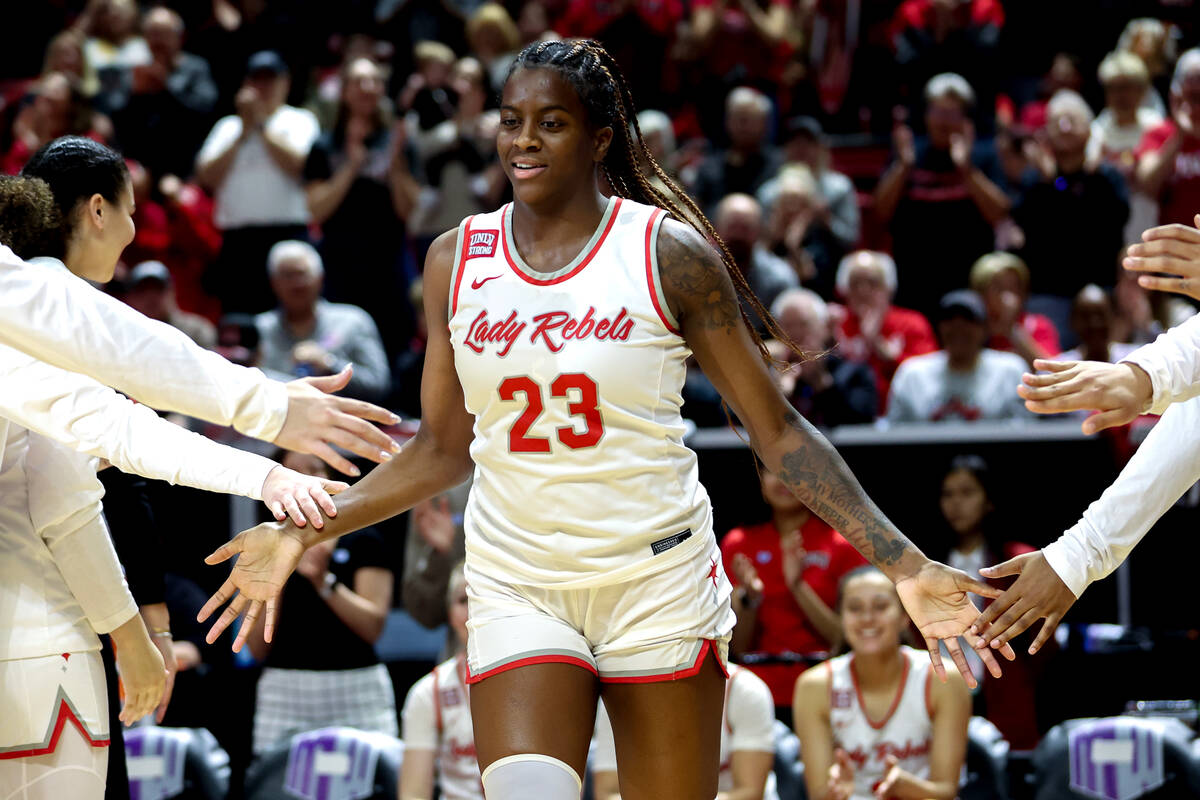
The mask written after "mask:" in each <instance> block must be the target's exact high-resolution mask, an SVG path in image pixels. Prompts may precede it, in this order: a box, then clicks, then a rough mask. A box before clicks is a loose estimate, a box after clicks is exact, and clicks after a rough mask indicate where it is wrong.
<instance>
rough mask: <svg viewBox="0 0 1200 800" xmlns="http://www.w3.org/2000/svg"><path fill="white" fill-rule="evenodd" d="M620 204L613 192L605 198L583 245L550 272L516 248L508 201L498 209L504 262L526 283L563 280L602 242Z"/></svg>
mask: <svg viewBox="0 0 1200 800" xmlns="http://www.w3.org/2000/svg"><path fill="white" fill-rule="evenodd" d="M620 206H621V198H619V197H617V196H616V195H613V196H612V197H610V198H608V205H607V206H605V208H604V216H602V217H601V218H600V224H599V225H597V226H596V230H595V231H593V232H592V238H590V239H589V240H588V242H587V244H585V245H584V246H583V249H582V250H580V251H579V253H578V254H576V256H575V257H574V258H573V259H571V261H570V262H568V263H567V265H566V266H564V267H562V268H561V269H557V270H555V271H554V272H541V271H539V270H536V269H534V268H533V267H531V266H529V264H527V263H525V259H523V258H522V257H521V253H520V251H519V250H517V240H516V238H515V237H514V236H513V230H512V218H513V204H512V203H509V204H508V205H506V206H505V207H504V210H503V212H502V213H501V216H502V220H503V221H502V223H501V227H502V229H503V230H502V234H501V243H502V245H503V248H504V258H505V260H507V261H508V265H509V266H510V267H512V269H513V271H514V272H516V273H517V275H519V276H520V277H521V278H523V279H524V280H526V281H527V282H529V283H533V284H537V285H540V286H545V285H548V284H552V283H559V282H561V281H565V280H566V279H567V278H570V277H572V276H573V275H575V274H576V273H578V272H580V271H581V270H582V269H583V268H584V267H586V266H587V265H588V263H589V262H590V261H591V260H592V258H594V257H595V255H596V252H597V251H598V250H599V249H600V246H601V245H602V244H604V239H605V237H607V236H608V232H609V231H610V230H611V229H612V226H613V222H615V221H616V218H617V210H618V209H619V208H620Z"/></svg>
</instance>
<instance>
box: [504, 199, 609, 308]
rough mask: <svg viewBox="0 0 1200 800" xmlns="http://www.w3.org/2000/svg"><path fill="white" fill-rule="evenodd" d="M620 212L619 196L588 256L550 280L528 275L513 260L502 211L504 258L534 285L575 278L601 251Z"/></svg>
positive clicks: (525, 279)
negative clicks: (569, 269)
mask: <svg viewBox="0 0 1200 800" xmlns="http://www.w3.org/2000/svg"><path fill="white" fill-rule="evenodd" d="M511 206H512V203H509V207H510V208H511ZM620 212H621V198H619V197H618V198H617V199H616V202H615V203H614V204H613V210H612V214H610V215H609V217H608V224H607V225H605V226H604V231H603V232H601V234H600V238H599V239H597V240H596V245H595V247H593V248H592V249H591V250H590V251H588V254H587V255H586V256H584V259H583V261H580V262H579V266H577V267H575V269H573V270H571V271H570V272H568V273H567V274H566V275H559V276H558V277H557V278H551V279H549V280H541V279H539V278H532V277H530V276H529V275H526V274H525V271H524V270H522V269H521V268H520V267H518V266H517V262H516V261H514V260H513V257H512V253H510V252H509V250H508V225H506V224H504V213H505V212H501V213H500V243H501V244H502V245H503V246H504V259H505V260H506V261H507V262H508V266H509V267H511V268H512V271H513V272H515V273H517V275H518V277H520V278H521V280H523V281H525V282H526V283H532V284H533V285H534V286H553V285H554V284H556V283H562V282H563V281H565V280H567V279H568V278H573V277H575V276H576V275H578V274H579V273H580V272H582V271H583V268H584V267H586V266H587V265H588V264H590V263H591V262H592V259H593V258H595V257H596V253H598V252H599V251H600V247H601V246H602V245H603V244H604V240H605V239H607V238H608V232H609V231H611V230H612V226H613V223H614V222H616V221H617V214H619V213H620ZM509 213H511V212H509ZM516 246H517V244H516V242H513V247H514V248H515V247H516Z"/></svg>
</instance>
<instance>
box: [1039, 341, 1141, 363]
mask: <svg viewBox="0 0 1200 800" xmlns="http://www.w3.org/2000/svg"><path fill="white" fill-rule="evenodd" d="M1134 350H1137V345H1135V344H1127V343H1125V342H1109V344H1108V363H1110V364H1116V363H1117V362H1118V361H1124V360H1125V359H1126V358H1128V357H1129V355H1130V354H1131V353H1133V351H1134ZM1083 358H1084V355H1083V348H1082V347H1073V348H1071V349H1070V350H1064V351H1063V352H1061V353H1059V354H1058V355H1057V356H1055V357H1054V360H1055V361H1080V360H1081V359H1083Z"/></svg>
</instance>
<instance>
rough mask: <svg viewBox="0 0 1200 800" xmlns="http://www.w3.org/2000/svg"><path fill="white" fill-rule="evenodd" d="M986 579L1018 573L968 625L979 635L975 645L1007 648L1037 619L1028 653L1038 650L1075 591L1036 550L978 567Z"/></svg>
mask: <svg viewBox="0 0 1200 800" xmlns="http://www.w3.org/2000/svg"><path fill="white" fill-rule="evenodd" d="M980 572H982V573H983V575H984V576H985V577H988V578H1004V577H1007V576H1009V575H1017V576H1019V577H1018V578H1017V580H1016V581H1015V582H1014V583H1013V585H1012V586H1010V587H1008V589H1007V590H1006V591H1005V592H1004V593H1003V594H1002V595H1000V596H999V597H998V598H996V600H995V601H993V602H992V604H991V605H990V606H988V607H987V609H986V610H984V612H983V613H982V614H980V615H979V618H978V619H977V620H975V622H973V623H972V624H971V633H973V634H978V635H979V636H980V642H979V643H978V644H977V645H976V647H977V648H978V647H986V646H988V645H989V644H990V645H991V647H993V648H995V647H1010V648H1011V645H1009V644H1008V642H1009V641H1011V640H1012V639H1013V638H1014V637H1017V636H1020V635H1021V634H1022V633H1023V632H1024V631H1025V629H1026V628H1028V627H1029V626H1030V625H1032V624H1033V623H1034V622H1036V621H1037V620H1039V619H1041V618H1043V617H1044V618H1045V619H1046V621H1045V622H1043V623H1042V629H1041V630H1040V631H1038V635H1037V638H1036V639H1034V640H1033V644H1031V645H1030V646H1029V655H1033V654H1034V653H1036V652H1037V651H1038V650H1040V649H1041V647H1042V645H1044V644H1045V643H1046V642H1047V641H1049V639H1050V637H1051V636H1052V635H1054V629H1055V628H1057V627H1058V623H1059V622H1060V621H1061V620H1062V618H1063V615H1064V614H1066V613H1067V609H1069V608H1070V607H1071V606H1072V605H1074V604H1075V599H1076V598H1075V594H1074V593H1073V592H1072V591H1071V590H1070V589H1069V588H1067V585H1066V584H1065V583H1063V580H1062V578H1060V577H1058V573H1057V572H1055V571H1054V569H1053V568H1052V567H1051V566H1050V562H1048V561H1046V556H1044V555H1043V554H1042V551H1041V550H1039V551H1037V552H1036V553H1025V554H1023V555H1019V556H1017V557H1016V558H1012V559H1009V560H1008V561H1005V562H1004V563H1003V564H997V565H996V566H994V567H985V568H984V569H982V570H980Z"/></svg>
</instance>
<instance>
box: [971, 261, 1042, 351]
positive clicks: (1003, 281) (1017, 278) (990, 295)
mask: <svg viewBox="0 0 1200 800" xmlns="http://www.w3.org/2000/svg"><path fill="white" fill-rule="evenodd" d="M971 289H972V290H973V291H975V292H978V293H979V296H980V297H982V298H983V305H984V307H985V308H986V309H987V327H988V340H987V346H988V347H989V348H991V349H992V350H1004V351H1008V352H1013V353H1016V354H1017V355H1019V356H1020V357H1021V358H1023V359H1025V362H1026V363H1027V364H1029V366H1030V367H1032V366H1033V360H1034V359H1035V358H1053V357H1054V355H1055V354H1056V353H1058V352H1059V351H1060V350H1062V348H1061V347H1059V345H1058V331H1057V330H1056V329H1055V327H1054V323H1053V322H1051V321H1050V318H1049V317H1046V316H1044V315H1042V314H1031V313H1030V312H1028V311H1026V310H1025V301H1026V300H1027V299H1029V267H1027V266H1025V262H1024V261H1022V260H1021V259H1019V258H1017V257H1016V256H1014V255H1013V254H1012V253H988V254H987V255H986V256H983V257H982V258H980V259H979V260H978V261H976V262H975V264H974V266H972V267H971Z"/></svg>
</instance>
